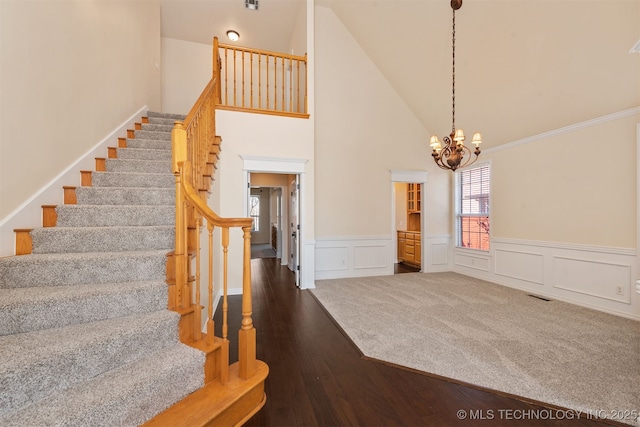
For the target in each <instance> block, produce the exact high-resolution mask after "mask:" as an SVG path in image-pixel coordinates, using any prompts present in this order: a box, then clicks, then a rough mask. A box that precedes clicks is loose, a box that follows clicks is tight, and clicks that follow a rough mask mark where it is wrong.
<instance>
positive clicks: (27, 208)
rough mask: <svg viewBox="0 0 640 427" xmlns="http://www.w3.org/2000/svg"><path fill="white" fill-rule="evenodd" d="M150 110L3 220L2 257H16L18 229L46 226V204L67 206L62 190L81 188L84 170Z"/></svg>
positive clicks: (134, 117)
mask: <svg viewBox="0 0 640 427" xmlns="http://www.w3.org/2000/svg"><path fill="white" fill-rule="evenodd" d="M146 111H147V106H146V105H145V106H143V107H142V108H140V109H139V110H138V111H136V112H135V113H134V114H133V115H132V116H131V117H129V119H127V120H126V121H125V122H124V123H122V124H121V125H120V126H118V127H117V128H116V129H114V130H113V131H112V132H111V133H110V134H109V135H107V136H106V137H105V138H104V139H102V141H100V142H98V143H97V144H96V145H94V146H93V148H91V149H90V150H89V151H87V152H86V153H85V154H84V155H82V156H81V157H80V158H78V159H77V160H76V161H75V162H73V163H72V164H71V165H70V166H68V167H67V168H66V169H65V170H63V171H62V172H61V173H60V174H58V176H56V177H55V178H53V179H52V180H51V181H49V183H47V184H46V185H44V186H43V187H42V188H40V189H39V190H38V191H37V192H35V193H34V194H33V195H32V196H31V197H29V199H27V200H26V201H25V202H24V203H23V204H21V205H20V206H19V207H18V208H16V209H15V210H14V211H13V212H11V213H10V214H9V215H7V216H6V217H5V218H2V220H0V256H10V255H15V240H16V239H15V236H14V231H13V230H14V229H16V228H37V227H41V226H42V205H61V204H63V201H64V199H63V191H62V187H63V186H65V185H71V186H73V185H76V186H79V185H80V171H81V170H94V169H95V158H96V157H106V156H107V147H109V146H115V145H116V144H117V138H118V137H126V135H127V129H133V126H134V124H135V122H136V121H138V120H139V119H140V117H141V116H143V115H144V113H146Z"/></svg>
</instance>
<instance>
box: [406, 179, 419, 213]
mask: <svg viewBox="0 0 640 427" xmlns="http://www.w3.org/2000/svg"><path fill="white" fill-rule="evenodd" d="M421 196H422V194H421V190H420V184H407V212H408V213H420V205H421V203H422V200H421Z"/></svg>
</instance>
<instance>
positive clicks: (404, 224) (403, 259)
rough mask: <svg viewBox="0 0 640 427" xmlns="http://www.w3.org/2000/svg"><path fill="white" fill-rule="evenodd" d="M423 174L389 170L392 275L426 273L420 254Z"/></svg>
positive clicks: (422, 236) (422, 248)
mask: <svg viewBox="0 0 640 427" xmlns="http://www.w3.org/2000/svg"><path fill="white" fill-rule="evenodd" d="M426 180H427V172H422V171H392V172H391V187H392V192H391V193H392V215H391V217H392V225H391V228H392V235H393V242H394V245H393V247H394V248H395V251H394V252H393V266H394V274H401V273H414V272H420V271H426V268H425V265H426V260H425V257H424V256H423V254H424V253H425V252H426V251H424V244H423V241H424V234H425V233H424V232H423V231H424V224H425V215H424V211H425V203H424V200H425V188H426Z"/></svg>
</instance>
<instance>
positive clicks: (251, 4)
mask: <svg viewBox="0 0 640 427" xmlns="http://www.w3.org/2000/svg"><path fill="white" fill-rule="evenodd" d="M244 7H246V8H247V9H250V10H258V0H244Z"/></svg>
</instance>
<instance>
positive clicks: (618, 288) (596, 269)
mask: <svg viewBox="0 0 640 427" xmlns="http://www.w3.org/2000/svg"><path fill="white" fill-rule="evenodd" d="M631 279H632V277H631V266H629V265H620V264H612V263H606V262H595V261H588V260H584V259H574V258H564V257H553V286H554V287H556V288H560V289H566V290H568V291H574V292H580V293H582V294H586V295H591V296H594V297H598V298H606V299H610V300H612V301H618V302H623V303H626V304H629V303H630V302H631V283H632V280H631Z"/></svg>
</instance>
